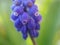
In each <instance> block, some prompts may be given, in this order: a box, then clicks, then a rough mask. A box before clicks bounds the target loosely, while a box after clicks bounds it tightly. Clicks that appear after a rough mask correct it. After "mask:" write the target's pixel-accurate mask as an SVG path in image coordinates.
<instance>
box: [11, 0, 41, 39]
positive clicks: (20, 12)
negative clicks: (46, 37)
mask: <svg viewBox="0 0 60 45" xmlns="http://www.w3.org/2000/svg"><path fill="white" fill-rule="evenodd" d="M12 2H13V5H12V6H11V9H12V14H11V19H12V20H13V22H14V25H15V27H16V29H17V30H18V31H21V33H22V36H23V38H24V39H26V38H27V37H28V33H29V34H30V35H31V36H32V37H34V38H35V37H38V35H39V32H38V30H40V24H39V22H40V21H41V18H42V17H41V15H40V14H39V13H38V7H37V6H36V5H35V0H12Z"/></svg>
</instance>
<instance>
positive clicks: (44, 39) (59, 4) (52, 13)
mask: <svg viewBox="0 0 60 45" xmlns="http://www.w3.org/2000/svg"><path fill="white" fill-rule="evenodd" d="M59 12H60V1H57V0H56V1H55V0H54V1H53V2H52V3H51V5H50V6H49V8H48V11H47V14H46V17H45V18H43V23H42V27H41V31H40V32H41V33H40V37H39V38H38V39H37V42H38V45H52V41H53V38H54V34H55V33H56V31H57V29H56V26H57V21H58V20H59V19H60V17H59V16H60V13H59Z"/></svg>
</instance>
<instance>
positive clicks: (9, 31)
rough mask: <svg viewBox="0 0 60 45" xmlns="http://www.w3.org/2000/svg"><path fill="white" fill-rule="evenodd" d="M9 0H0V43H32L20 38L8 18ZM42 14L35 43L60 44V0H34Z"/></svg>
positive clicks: (42, 44) (45, 44) (9, 44)
mask: <svg viewBox="0 0 60 45" xmlns="http://www.w3.org/2000/svg"><path fill="white" fill-rule="evenodd" d="M11 5H12V1H11V0H0V45H33V44H32V41H31V39H30V37H28V39H27V40H24V39H23V38H22V35H21V33H20V32H17V31H16V29H15V28H14V24H13V23H12V22H11V20H10V14H11V9H10V6H11ZM36 5H38V8H39V13H40V14H41V15H42V21H41V29H40V31H39V33H40V35H39V37H38V38H36V42H37V45H60V0H36Z"/></svg>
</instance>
